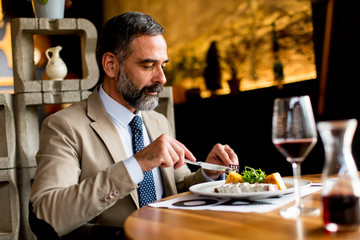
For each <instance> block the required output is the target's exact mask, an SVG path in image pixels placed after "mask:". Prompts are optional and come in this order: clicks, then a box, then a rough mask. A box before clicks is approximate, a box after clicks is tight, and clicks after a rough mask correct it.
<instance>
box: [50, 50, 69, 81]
mask: <svg viewBox="0 0 360 240" xmlns="http://www.w3.org/2000/svg"><path fill="white" fill-rule="evenodd" d="M61 49H62V47H61V46H56V47H52V48H48V49H47V50H46V51H45V55H46V58H47V59H48V63H47V64H46V68H45V73H46V75H47V76H48V77H49V79H50V80H63V79H64V77H65V76H66V74H67V67H66V65H65V63H64V61H63V60H62V59H61V57H60V54H59V53H60V51H61ZM50 54H51V56H50Z"/></svg>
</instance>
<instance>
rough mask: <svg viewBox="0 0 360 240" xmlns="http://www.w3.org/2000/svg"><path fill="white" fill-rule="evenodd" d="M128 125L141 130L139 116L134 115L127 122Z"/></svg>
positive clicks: (132, 128)
mask: <svg viewBox="0 0 360 240" xmlns="http://www.w3.org/2000/svg"><path fill="white" fill-rule="evenodd" d="M129 126H130V128H131V130H138V131H142V120H141V117H139V116H137V115H136V116H135V117H134V118H133V119H132V120H131V122H130V123H129Z"/></svg>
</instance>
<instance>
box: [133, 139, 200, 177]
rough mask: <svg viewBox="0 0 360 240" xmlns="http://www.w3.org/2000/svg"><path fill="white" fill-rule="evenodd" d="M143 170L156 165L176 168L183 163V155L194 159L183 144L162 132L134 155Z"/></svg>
mask: <svg viewBox="0 0 360 240" xmlns="http://www.w3.org/2000/svg"><path fill="white" fill-rule="evenodd" d="M134 157H135V159H136V160H137V161H138V162H139V165H140V167H141V169H142V170H143V172H146V171H150V170H152V169H153V168H156V167H172V166H174V169H178V168H179V167H181V166H182V165H184V160H185V157H186V158H187V159H189V160H191V161H196V158H195V157H194V155H193V154H192V153H191V152H190V151H189V150H188V149H187V148H186V147H185V145H184V144H182V143H181V142H179V141H177V140H176V139H174V138H172V137H170V136H169V135H167V134H163V135H161V136H160V137H158V138H157V139H156V140H155V141H153V142H151V143H150V144H149V145H148V146H147V147H145V148H144V149H142V150H141V151H139V152H138V153H136V154H135V155H134Z"/></svg>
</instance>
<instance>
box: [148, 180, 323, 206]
mask: <svg viewBox="0 0 360 240" xmlns="http://www.w3.org/2000/svg"><path fill="white" fill-rule="evenodd" d="M320 190H321V186H311V187H308V188H302V189H301V192H300V194H301V197H304V196H306V195H309V194H312V193H315V192H317V191H320ZM294 200H295V194H294V193H289V194H285V195H282V196H279V197H272V198H265V199H256V200H236V199H222V198H216V197H211V196H202V195H197V194H191V195H186V196H182V197H178V198H174V199H170V200H165V201H160V202H154V203H150V204H149V206H150V207H156V208H159V207H162V208H169V209H186V210H212V211H228V212H255V213H266V212H271V211H273V210H275V209H277V208H280V207H282V206H284V205H286V204H288V203H290V202H292V201H294Z"/></svg>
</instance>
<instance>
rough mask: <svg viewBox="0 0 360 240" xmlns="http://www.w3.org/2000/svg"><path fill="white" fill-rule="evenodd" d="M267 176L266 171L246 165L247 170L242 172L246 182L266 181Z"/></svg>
mask: <svg viewBox="0 0 360 240" xmlns="http://www.w3.org/2000/svg"><path fill="white" fill-rule="evenodd" d="M265 177H266V174H265V172H264V171H262V170H261V169H260V168H259V169H257V170H256V169H254V168H251V167H248V166H246V167H245V170H244V171H243V172H242V178H243V180H244V182H249V183H256V182H258V183H265Z"/></svg>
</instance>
